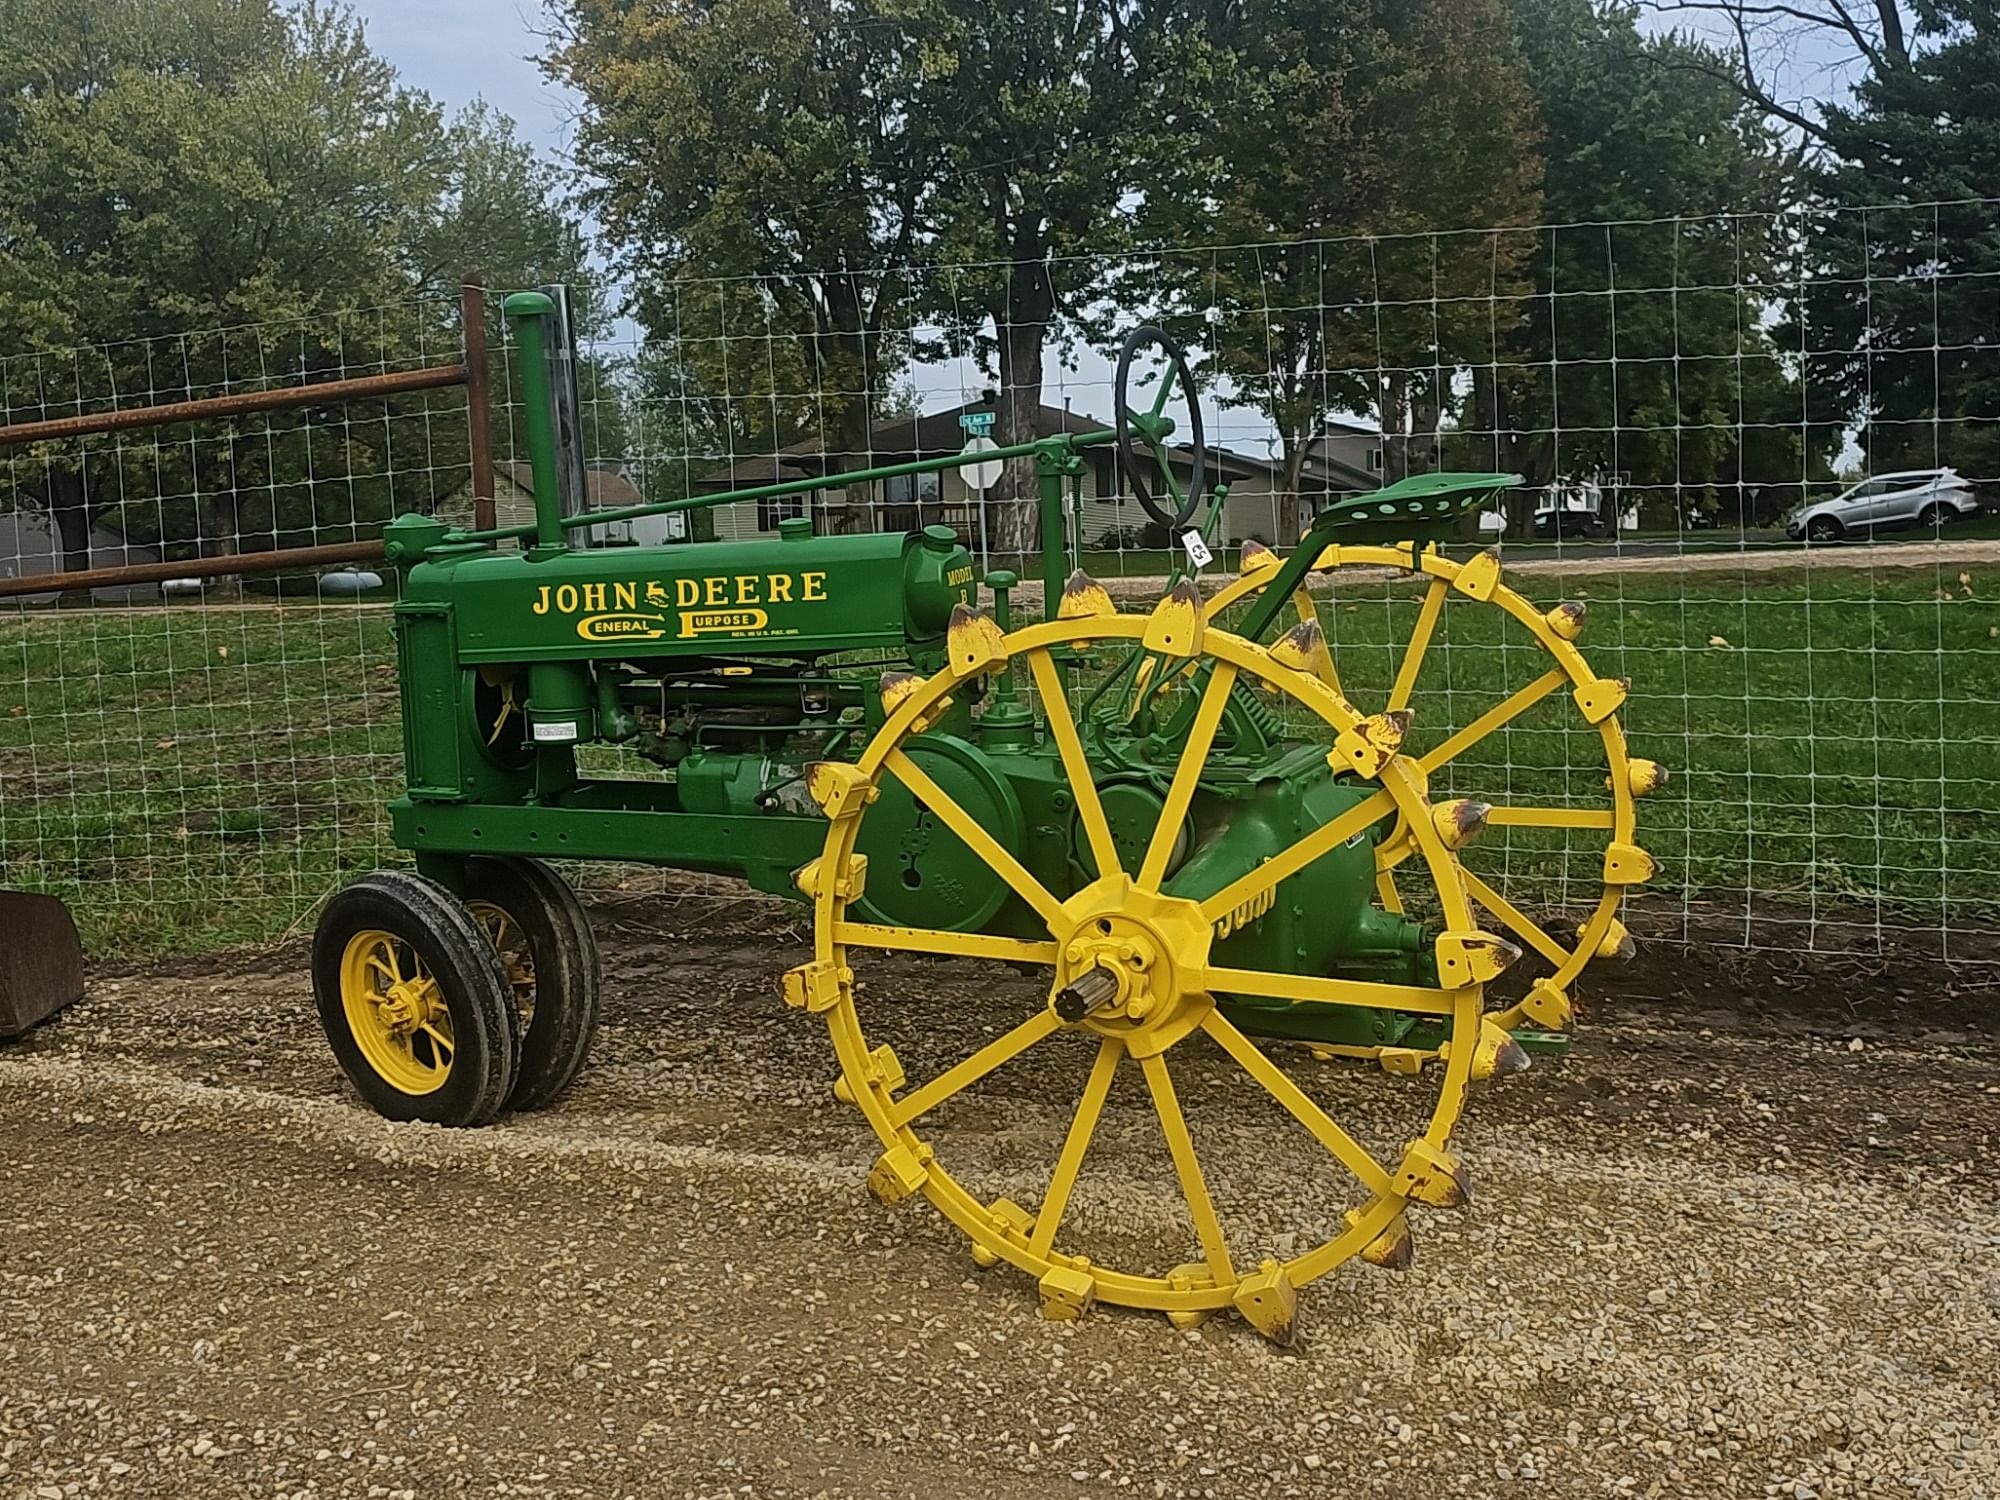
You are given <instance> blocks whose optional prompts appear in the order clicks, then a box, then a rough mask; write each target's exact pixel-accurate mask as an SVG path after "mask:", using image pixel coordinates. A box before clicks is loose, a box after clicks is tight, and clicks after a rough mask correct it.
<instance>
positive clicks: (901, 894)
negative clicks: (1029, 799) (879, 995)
mask: <svg viewBox="0 0 2000 1500" xmlns="http://www.w3.org/2000/svg"><path fill="white" fill-rule="evenodd" d="M905 753H906V754H908V756H909V757H910V759H911V760H913V761H915V762H916V763H917V765H918V766H919V767H921V768H922V770H923V771H924V773H925V774H926V775H928V776H929V777H930V778H931V779H932V780H933V781H935V782H936V783H937V784H938V786H939V787H941V788H942V789H943V790H944V791H945V792H947V793H949V794H950V796H951V797H952V799H953V800H954V801H956V802H957V803H958V805H959V806H960V807H963V808H964V809H965V810H966V811H967V812H969V813H970V814H971V815H972V817H973V818H974V819H975V820H976V821H977V822H978V824H979V826H980V827H982V828H984V829H985V830H986V831H987V832H988V833H990V834H992V835H993V837H994V838H995V839H997V840H998V841H999V843H1000V845H1001V847H1002V848H1004V849H1006V850H1007V851H1008V852H1009V853H1011V854H1013V855H1015V856H1016V857H1018V856H1019V855H1020V852H1021V846H1022V838H1021V834H1022V827H1023V819H1022V816H1021V803H1020V799H1019V798H1017V797H1016V796H1015V795H1014V789H1013V788H1012V787H1011V786H1009V785H1008V784H1007V780H1006V778H1005V777H1003V776H1002V775H1001V774H1000V773H999V772H998V771H997V770H995V769H994V766H993V762H992V761H991V760H990V759H988V758H987V756H986V754H985V753H984V752H983V751H981V750H980V749H979V748H978V747H977V746H976V745H972V744H969V743H968V742H966V741H965V740H962V739H959V738H958V737H957V736H955V735H948V734H931V735H922V736H919V737H917V738H914V739H912V740H910V741H909V743H908V745H907V746H906V747H905ZM857 852H859V853H861V854H864V855H866V856H867V857H868V887H867V892H866V894H865V896H864V897H863V899H862V900H861V901H859V902H857V903H856V907H857V910H858V911H860V912H861V913H862V914H864V915H865V916H866V918H867V920H869V921H871V922H882V923H886V924H888V925H890V926H894V927H930V928H938V929H941V930H943V931H946V932H977V931H980V930H981V929H982V928H984V927H985V925H986V924H987V922H989V921H990V920H991V919H992V917H993V915H994V914H995V913H996V912H998V911H999V910H1000V908H1001V907H1002V906H1004V905H1005V904H1006V902H1007V898H1008V896H1009V895H1010V894H1011V892H1010V891H1009V889H1008V886H1007V882H1006V880H1005V879H1004V878H1003V877H1002V876H1001V875H1000V873H999V872H998V871H996V870H994V869H993V868H992V867H991V866H990V865H988V864H987V863H986V862H985V861H984V860H983V859H981V858H980V857H979V856H978V855H976V854H974V853H973V852H972V851H971V850H970V849H968V848H966V846H965V844H964V843H963V842H962V841H961V840H960V839H959V837H958V835H957V834H955V833H953V832H952V831H951V830H950V829H949V828H947V827H945V825H944V824H943V822H941V821H940V820H939V819H938V818H937V816H936V815H935V814H933V813H932V812H931V811H930V810H929V809H928V808H925V807H923V806H922V805H921V804H920V803H919V802H918V801H917V799H916V798H915V797H914V796H913V795H911V793H910V791H909V789H908V788H907V787H905V786H904V785H903V784H902V783H901V782H899V781H895V780H889V781H887V782H886V783H885V784H884V785H883V787H882V791H881V795H880V798H879V799H878V800H877V801H876V802H875V803H874V804H873V805H872V806H871V807H870V808H869V811H868V821H867V825H866V827H865V828H864V829H863V831H862V834H861V837H860V840H859V844H858V851H857Z"/></svg>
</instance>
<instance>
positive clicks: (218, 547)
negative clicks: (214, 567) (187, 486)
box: [196, 464, 243, 599]
mask: <svg viewBox="0 0 2000 1500" xmlns="http://www.w3.org/2000/svg"><path fill="white" fill-rule="evenodd" d="M217 478H218V480H220V483H219V484H218V485H217V487H216V488H214V489H211V490H209V491H207V492H206V493H204V494H203V495H202V496H201V498H200V500H199V501H198V502H197V505H196V511H197V514H196V521H197V524H198V525H199V527H200V532H201V555H202V556H203V557H235V556H237V555H238V554H239V553H241V552H242V550H243V513H242V507H241V504H240V500H239V496H238V494H237V490H236V471H235V468H234V466H233V465H228V464H223V465H218V472H217ZM202 592H203V594H205V595H206V596H207V597H209V598H211V599H240V598H242V597H243V579H242V576H241V575H240V574H235V573H231V574H226V575H223V576H220V577H216V578H211V579H209V580H208V583H207V586H206V587H205V588H204V589H203V590H202Z"/></svg>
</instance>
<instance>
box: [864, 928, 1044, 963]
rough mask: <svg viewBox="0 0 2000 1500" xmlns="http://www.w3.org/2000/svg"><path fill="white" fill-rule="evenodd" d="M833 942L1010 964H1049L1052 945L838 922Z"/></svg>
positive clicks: (973, 933) (1012, 939)
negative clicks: (983, 959)
mask: <svg viewBox="0 0 2000 1500" xmlns="http://www.w3.org/2000/svg"><path fill="white" fill-rule="evenodd" d="M833 940H834V941H835V942H836V943H846V944H847V945H848V946H849V947H853V948H902V949H907V950H908V951H910V952H912V953H937V954H942V955H943V956H944V957H946V958H992V959H998V960H999V961H1000V962H1002V963H1010V964H1053V963H1054V962H1055V961H1056V945H1055V944H1054V943H1050V942H1039V943H1038V942H1031V941H1029V940H1028V939H1026V938H1011V937H989V936H987V935H986V934H985V933H983V932H941V931H939V930H938V929H936V928H934V927H879V926H877V925H875V924H874V923H872V922H842V923H841V924H840V925H839V926H838V927H836V928H835V929H834V933H833Z"/></svg>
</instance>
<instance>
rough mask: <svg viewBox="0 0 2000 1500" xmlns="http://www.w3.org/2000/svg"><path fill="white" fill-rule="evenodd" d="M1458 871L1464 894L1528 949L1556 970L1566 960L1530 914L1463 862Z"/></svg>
mask: <svg viewBox="0 0 2000 1500" xmlns="http://www.w3.org/2000/svg"><path fill="white" fill-rule="evenodd" d="M1458 873H1459V876H1460V877H1461V878H1462V879H1463V880H1464V881H1465V893H1466V894H1467V895H1468V896H1470V897H1471V898H1472V899H1473V900H1474V901H1477V902H1478V903H1479V904H1480V905H1481V906H1483V907H1485V908H1486V909H1487V910H1488V911H1490V912H1492V913H1493V915H1494V916H1496V917H1498V918H1499V919H1500V920H1501V922H1502V923H1504V924H1505V925H1506V926H1508V927H1511V928H1513V929H1514V932H1515V933H1516V934H1517V935H1518V936H1520V937H1522V938H1524V939H1526V940H1527V944H1528V946H1529V947H1530V948H1533V949H1534V950H1535V951H1536V952H1537V953H1539V954H1541V956H1542V957H1543V958H1546V959H1547V960H1548V961H1549V962H1550V963H1552V964H1554V965H1555V966H1556V967H1557V968H1558V969H1560V968H1561V967H1562V966H1563V965H1564V964H1566V963H1568V962H1569V957H1570V954H1569V950H1568V949H1567V948H1565V947H1563V945H1562V944H1561V943H1559V942H1557V941H1556V940H1555V939H1554V938H1552V937H1550V936H1549V935H1548V933H1546V932H1544V931H1543V930H1542V928H1541V927H1540V926H1539V925H1538V924H1537V923H1536V922H1535V921H1534V920H1533V919H1532V918H1531V917H1529V916H1527V915H1526V914H1525V913H1523V912H1522V911H1521V909H1520V908H1519V907H1517V906H1515V905H1514V904H1513V902H1511V901H1509V900H1508V899H1507V898H1506V897H1505V896H1503V895H1501V894H1500V893H1499V892H1498V891H1496V890H1494V889H1493V887H1492V886H1490V885H1488V884H1487V883H1486V882H1485V881H1483V880H1481V879H1480V878H1479V877H1478V876H1477V875H1475V874H1473V873H1472V871H1470V870H1468V869H1466V868H1465V866H1464V865H1463V864H1461V865H1460V866H1459V867H1458Z"/></svg>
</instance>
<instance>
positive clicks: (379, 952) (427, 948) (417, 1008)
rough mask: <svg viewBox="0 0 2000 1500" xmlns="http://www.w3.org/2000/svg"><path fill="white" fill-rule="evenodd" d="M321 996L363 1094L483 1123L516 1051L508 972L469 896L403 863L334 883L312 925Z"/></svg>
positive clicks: (343, 1063)
mask: <svg viewBox="0 0 2000 1500" xmlns="http://www.w3.org/2000/svg"><path fill="white" fill-rule="evenodd" d="M312 979H313V999H314V1002H315V1004H316V1006H317V1008H318V1011H319V1021H320V1027H321V1029H322V1030H323V1031H324V1032H325V1033H326V1038H327V1042H328V1044H329V1045H330V1046H331V1047H332V1048H333V1054H334V1057H335V1058H336V1060H338V1062H339V1063H340V1067H341V1071H342V1072H344V1073H345V1074H346V1075H347V1077H348V1081H349V1082H350V1083H352V1084H353V1085H354V1088H355V1090H356V1092H358V1093H359V1094H360V1095H361V1097H362V1098H363V1099H364V1100H366V1101H367V1103H368V1104H369V1106H370V1107H371V1108H373V1109H374V1110H375V1111H376V1112H377V1113H379V1114H381V1115H384V1116H386V1117H387V1118H389V1119H392V1120H425V1121H429V1122H430V1123H432V1124H436V1125H479V1124H484V1123H485V1122H486V1121H488V1120H490V1119H492V1118H493V1117H494V1116H495V1115H496V1114H498V1113H499V1112H500V1108H501V1106H502V1105H503V1104H505V1103H506V1100H507V1091H508V1089H509V1088H510V1087H511V1086H512V1084H513V1081H514V1075H515V1072H516V1071H517V1068H518V1064H519V1056H520V1023H519V1020H518V1018H517V1017H516V1015H515V1011H514V1002H513V993H512V986H511V984H510V983H509V980H508V976H507V972H506V971H505V970H504V969H503V968H502V967H501V964H500V958H499V955H498V953H497V952H496V951H495V949H494V947H493V945H492V943H491V942H490V941H489V940H488V938H487V935H486V933H485V931H484V930H483V929H482V928H481V927H480V925H479V923H478V921H477V920H476V919H475V918H474V917H473V915H472V913H471V912H470V911H468V910H467V909H466V907H465V905H464V903H463V902H461V901H460V900H459V899H458V898H457V897H456V896H454V895H452V893H451V892H450V891H448V890H446V889H445V888H444V887H443V886H441V885H438V884H436V883H435V882H433V881H429V880H426V879H424V878H422V877H421V876H418V875H413V874H410V873H408V872H406V871H402V870H380V871H377V872H376V873H375V874H372V875H365V876H363V877H362V878H361V879H359V880H357V881H355V882H354V883H353V884H351V885H349V886H346V887H345V888H343V889H342V890H340V891H338V892H337V893H335V895H334V896H333V898H332V899H331V900H330V901H328V902H327V904H326V909H325V910H324V911H322V912H321V913H320V918H319V923H318V925H317V926H316V927H315V928H314V930H313V948H312Z"/></svg>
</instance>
